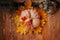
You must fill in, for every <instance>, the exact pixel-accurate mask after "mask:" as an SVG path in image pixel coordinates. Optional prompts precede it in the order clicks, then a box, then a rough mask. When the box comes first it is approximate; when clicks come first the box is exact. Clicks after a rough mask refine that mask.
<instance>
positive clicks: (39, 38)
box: [0, 9, 60, 40]
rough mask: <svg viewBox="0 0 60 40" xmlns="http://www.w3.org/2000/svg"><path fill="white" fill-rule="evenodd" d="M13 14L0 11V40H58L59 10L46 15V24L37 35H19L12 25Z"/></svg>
mask: <svg viewBox="0 0 60 40" xmlns="http://www.w3.org/2000/svg"><path fill="white" fill-rule="evenodd" d="M13 15H15V13H14V12H9V11H5V10H0V40H60V18H59V17H60V9H59V10H57V12H56V13H55V14H53V15H51V14H47V23H46V25H45V27H44V28H43V32H42V34H39V35H34V34H32V35H30V34H27V35H22V36H21V35H19V33H16V28H15V26H14V24H13V23H12V19H13Z"/></svg>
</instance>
